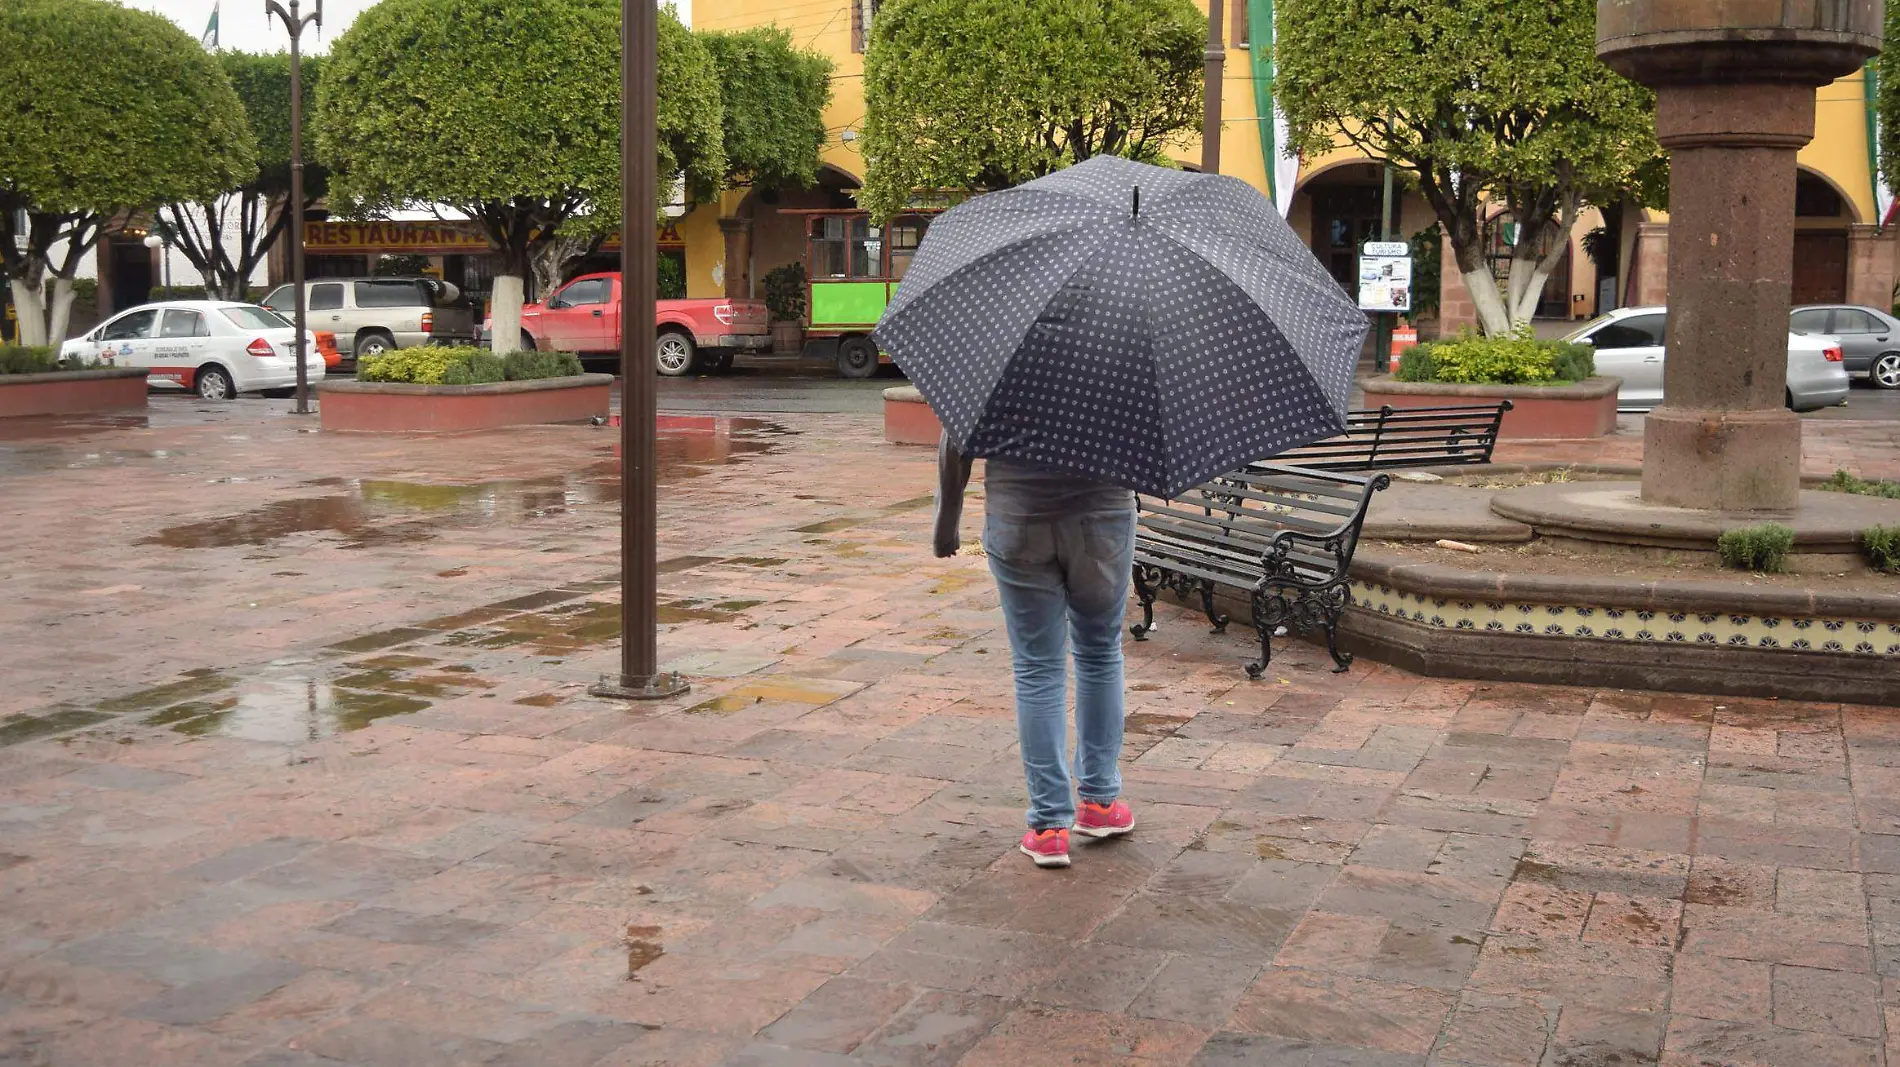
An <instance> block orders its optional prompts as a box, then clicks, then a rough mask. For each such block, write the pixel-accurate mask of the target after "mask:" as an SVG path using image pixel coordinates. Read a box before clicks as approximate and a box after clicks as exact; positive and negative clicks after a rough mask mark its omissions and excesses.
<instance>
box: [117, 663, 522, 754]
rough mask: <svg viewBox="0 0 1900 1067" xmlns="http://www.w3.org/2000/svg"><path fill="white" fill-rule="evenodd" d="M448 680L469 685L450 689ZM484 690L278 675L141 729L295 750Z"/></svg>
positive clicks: (374, 677)
mask: <svg viewBox="0 0 1900 1067" xmlns="http://www.w3.org/2000/svg"><path fill="white" fill-rule="evenodd" d="M385 674H391V675H392V676H391V677H388V678H385V677H383V675H385ZM451 678H461V680H462V681H463V682H464V683H466V684H465V685H464V686H460V687H458V686H456V685H451V684H448V680H449V679H451ZM372 685H373V686H374V687H373V688H372V687H371V686H372ZM488 685H489V683H487V682H486V681H483V680H481V679H473V678H464V677H462V676H457V675H442V676H434V677H427V678H422V679H407V678H403V677H400V676H393V672H387V671H371V672H365V673H361V674H356V675H350V676H345V677H343V678H338V679H336V680H334V681H330V680H324V679H320V678H318V677H317V676H314V675H308V674H305V675H299V674H294V673H287V672H279V673H271V674H267V675H264V676H261V677H257V678H251V679H246V680H243V681H240V682H237V683H236V684H235V685H234V687H233V688H232V689H231V690H230V691H229V693H228V694H227V695H225V696H223V697H221V698H219V699H217V700H190V701H184V702H182V703H178V704H174V705H172V706H170V707H166V708H164V709H162V710H159V711H157V712H155V713H153V714H150V715H147V716H145V717H144V718H142V719H140V720H139V721H140V722H141V723H143V724H144V725H147V726H162V727H166V728H168V729H170V730H171V731H172V732H173V733H179V734H184V735H185V736H187V737H231V738H241V739H243V740H247V741H259V742H271V743H276V744H299V743H302V742H307V741H317V740H321V739H322V738H325V737H330V736H333V735H335V734H339V733H348V732H350V731H352V730H361V729H363V728H364V727H366V726H369V725H370V724H372V723H375V722H377V721H379V720H382V719H387V718H390V717H391V716H397V715H412V714H414V713H416V712H418V711H421V710H423V709H424V708H427V707H430V706H431V704H432V701H431V700H428V699H424V696H425V695H427V696H433V697H450V696H457V695H461V694H462V693H464V692H467V691H469V690H472V689H474V688H486V687H487V686H488Z"/></svg>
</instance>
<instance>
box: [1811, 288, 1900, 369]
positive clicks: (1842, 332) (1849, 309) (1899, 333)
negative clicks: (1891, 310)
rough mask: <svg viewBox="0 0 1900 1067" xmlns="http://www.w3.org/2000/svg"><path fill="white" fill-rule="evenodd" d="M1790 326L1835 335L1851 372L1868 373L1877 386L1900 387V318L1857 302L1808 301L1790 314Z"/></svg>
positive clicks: (1812, 333) (1815, 332)
mask: <svg viewBox="0 0 1900 1067" xmlns="http://www.w3.org/2000/svg"><path fill="white" fill-rule="evenodd" d="M1788 328H1789V329H1790V330H1792V331H1794V332H1795V333H1800V334H1809V335H1815V334H1822V335H1826V336H1829V337H1833V338H1835V339H1836V340H1838V341H1840V343H1841V351H1842V354H1843V355H1844V356H1845V357H1846V362H1847V373H1848V374H1850V375H1853V376H1855V377H1860V376H1862V375H1865V376H1866V377H1867V380H1868V381H1869V382H1872V383H1873V385H1874V387H1875V388H1876V389H1900V319H1896V318H1895V317H1893V316H1892V315H1890V314H1888V313H1887V312H1885V311H1881V310H1880V309H1878V308H1870V307H1862V306H1860V305H1857V304H1806V305H1803V306H1801V307H1798V308H1795V309H1794V312H1793V313H1792V314H1791V315H1789V317H1788Z"/></svg>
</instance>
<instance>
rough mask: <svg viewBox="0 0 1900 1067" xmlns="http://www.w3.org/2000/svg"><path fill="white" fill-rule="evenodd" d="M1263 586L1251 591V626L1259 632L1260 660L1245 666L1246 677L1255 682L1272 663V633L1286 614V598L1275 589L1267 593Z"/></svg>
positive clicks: (1263, 584)
mask: <svg viewBox="0 0 1900 1067" xmlns="http://www.w3.org/2000/svg"><path fill="white" fill-rule="evenodd" d="M1264 586H1265V583H1264V582H1263V583H1262V584H1261V586H1258V587H1256V588H1255V589H1254V591H1253V625H1254V629H1255V630H1258V631H1259V632H1260V660H1259V662H1257V663H1249V664H1247V677H1249V678H1252V679H1254V680H1256V681H1258V680H1259V678H1260V676H1261V675H1263V674H1265V673H1267V666H1268V665H1269V664H1271V663H1272V662H1273V631H1274V628H1275V627H1277V626H1279V625H1280V624H1281V623H1282V622H1283V621H1285V619H1286V618H1287V614H1288V609H1287V602H1286V596H1285V595H1284V594H1282V593H1281V592H1280V591H1279V590H1277V589H1276V590H1274V591H1272V592H1269V591H1267V589H1266V588H1264Z"/></svg>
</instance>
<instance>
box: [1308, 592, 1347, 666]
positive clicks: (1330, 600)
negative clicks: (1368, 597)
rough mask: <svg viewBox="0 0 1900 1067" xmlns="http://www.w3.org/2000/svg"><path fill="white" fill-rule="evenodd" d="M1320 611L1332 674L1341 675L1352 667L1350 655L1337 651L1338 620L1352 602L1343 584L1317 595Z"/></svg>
mask: <svg viewBox="0 0 1900 1067" xmlns="http://www.w3.org/2000/svg"><path fill="white" fill-rule="evenodd" d="M1316 599H1317V600H1318V601H1319V608H1320V611H1321V612H1323V613H1324V615H1323V617H1324V619H1325V626H1326V652H1327V654H1328V655H1330V656H1332V657H1333V663H1334V664H1336V666H1334V667H1333V673H1334V674H1343V673H1345V672H1346V670H1347V669H1348V668H1350V667H1351V666H1352V653H1350V652H1341V651H1340V650H1339V618H1340V616H1342V615H1344V614H1345V613H1346V605H1347V604H1348V603H1349V602H1350V601H1351V600H1352V594H1351V593H1350V592H1348V591H1347V589H1346V586H1345V584H1344V583H1341V584H1340V585H1336V586H1334V587H1332V588H1331V589H1328V590H1326V591H1325V592H1323V593H1321V594H1319V596H1318V597H1317V598H1316Z"/></svg>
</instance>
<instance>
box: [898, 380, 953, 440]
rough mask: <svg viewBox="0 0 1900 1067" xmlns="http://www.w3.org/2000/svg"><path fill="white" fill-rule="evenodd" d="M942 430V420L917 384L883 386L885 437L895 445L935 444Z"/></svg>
mask: <svg viewBox="0 0 1900 1067" xmlns="http://www.w3.org/2000/svg"><path fill="white" fill-rule="evenodd" d="M942 434H943V424H941V423H939V422H938V421H937V413H936V412H934V411H932V410H930V405H929V404H926V403H924V394H922V393H920V392H918V391H917V388H916V386H911V385H899V386H896V387H894V388H891V389H886V390H884V440H886V441H889V442H890V443H891V444H894V445H934V444H936V443H937V438H938V437H940V436H942Z"/></svg>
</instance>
